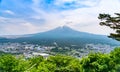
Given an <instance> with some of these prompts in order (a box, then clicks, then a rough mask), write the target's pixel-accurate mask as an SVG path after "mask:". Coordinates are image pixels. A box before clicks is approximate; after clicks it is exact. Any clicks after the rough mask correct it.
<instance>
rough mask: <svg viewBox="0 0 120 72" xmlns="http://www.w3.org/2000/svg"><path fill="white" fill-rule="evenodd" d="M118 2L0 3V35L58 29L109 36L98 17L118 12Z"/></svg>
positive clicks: (20, 0)
mask: <svg viewBox="0 0 120 72" xmlns="http://www.w3.org/2000/svg"><path fill="white" fill-rule="evenodd" d="M119 9H120V0H0V35H20V34H31V33H37V32H43V31H47V30H50V29H53V28H56V27H58V26H64V25H66V26H69V27H71V28H73V29H76V30H78V31H83V32H89V33H94V34H109V33H110V32H113V31H112V30H111V29H109V28H107V27H101V26H99V20H98V19H97V17H98V15H99V13H109V14H113V13H115V12H119V11H120V10H119Z"/></svg>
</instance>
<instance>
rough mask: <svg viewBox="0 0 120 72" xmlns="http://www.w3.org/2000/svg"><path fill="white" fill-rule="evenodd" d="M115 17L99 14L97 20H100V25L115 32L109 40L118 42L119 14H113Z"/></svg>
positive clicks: (119, 29)
mask: <svg viewBox="0 0 120 72" xmlns="http://www.w3.org/2000/svg"><path fill="white" fill-rule="evenodd" d="M115 15H116V16H114V17H113V16H111V15H109V14H99V17H98V19H100V20H101V22H100V25H102V26H108V27H110V28H112V29H114V30H115V31H116V33H111V34H110V36H109V37H110V38H113V39H116V40H118V41H120V13H115Z"/></svg>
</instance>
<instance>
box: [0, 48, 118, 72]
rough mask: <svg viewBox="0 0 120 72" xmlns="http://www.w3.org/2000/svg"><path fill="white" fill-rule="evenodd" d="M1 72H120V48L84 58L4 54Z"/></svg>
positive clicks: (1, 58) (0, 65)
mask: <svg viewBox="0 0 120 72" xmlns="http://www.w3.org/2000/svg"><path fill="white" fill-rule="evenodd" d="M0 72H120V48H115V49H114V50H113V51H111V52H110V53H109V54H103V53H90V54H88V56H86V57H83V58H75V57H71V56H65V55H55V56H49V57H48V58H44V57H42V56H36V57H32V58H27V59H26V58H24V57H23V56H14V55H10V54H2V55H1V56H0Z"/></svg>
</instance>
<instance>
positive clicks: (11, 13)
mask: <svg viewBox="0 0 120 72" xmlns="http://www.w3.org/2000/svg"><path fill="white" fill-rule="evenodd" d="M4 12H5V13H7V14H10V15H14V14H15V13H14V12H13V11H11V10H5V11H4Z"/></svg>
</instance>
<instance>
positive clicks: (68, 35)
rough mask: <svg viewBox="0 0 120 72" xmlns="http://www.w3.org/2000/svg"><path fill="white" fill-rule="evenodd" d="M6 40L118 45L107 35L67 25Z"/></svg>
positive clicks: (49, 43)
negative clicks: (78, 29) (77, 29)
mask: <svg viewBox="0 0 120 72" xmlns="http://www.w3.org/2000/svg"><path fill="white" fill-rule="evenodd" d="M7 41H10V42H28V43H38V44H41V45H53V43H54V42H56V43H57V44H58V45H59V46H70V45H78V46H79V47H80V46H83V45H85V44H88V43H94V44H109V45H120V43H119V42H118V41H115V40H113V39H110V38H108V37H107V36H104V35H95V34H90V33H85V32H79V31H76V30H73V29H71V28H69V27H67V26H63V27H58V28H55V29H53V30H50V31H47V32H42V33H36V34H31V35H25V36H23V37H20V38H16V39H9V40H7Z"/></svg>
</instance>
